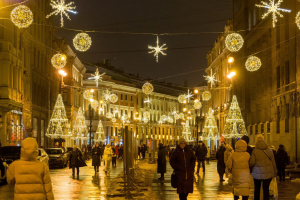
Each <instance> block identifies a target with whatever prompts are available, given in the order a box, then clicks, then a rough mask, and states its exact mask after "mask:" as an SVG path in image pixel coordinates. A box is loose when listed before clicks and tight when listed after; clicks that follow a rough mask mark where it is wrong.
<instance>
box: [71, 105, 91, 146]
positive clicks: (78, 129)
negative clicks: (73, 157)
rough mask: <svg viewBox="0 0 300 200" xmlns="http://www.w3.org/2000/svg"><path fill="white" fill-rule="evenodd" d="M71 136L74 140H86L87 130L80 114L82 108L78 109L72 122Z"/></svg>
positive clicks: (87, 137) (83, 118)
mask: <svg viewBox="0 0 300 200" xmlns="http://www.w3.org/2000/svg"><path fill="white" fill-rule="evenodd" d="M73 134H74V135H75V137H73V138H71V139H74V140H78V139H79V140H88V139H89V136H88V128H87V125H86V124H85V117H84V115H83V112H82V108H81V107H80V108H79V110H78V113H77V115H76V120H75V122H74V126H73Z"/></svg>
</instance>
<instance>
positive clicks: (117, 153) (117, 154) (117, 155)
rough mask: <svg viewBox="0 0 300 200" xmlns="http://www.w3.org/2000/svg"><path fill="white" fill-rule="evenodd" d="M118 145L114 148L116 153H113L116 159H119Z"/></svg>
mask: <svg viewBox="0 0 300 200" xmlns="http://www.w3.org/2000/svg"><path fill="white" fill-rule="evenodd" d="M119 147H120V146H119V145H117V146H116V151H115V154H116V157H117V158H118V157H119Z"/></svg>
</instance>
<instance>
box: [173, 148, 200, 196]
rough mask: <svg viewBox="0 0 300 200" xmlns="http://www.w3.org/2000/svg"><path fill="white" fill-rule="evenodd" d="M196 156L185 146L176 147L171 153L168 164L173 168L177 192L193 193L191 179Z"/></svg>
mask: <svg viewBox="0 0 300 200" xmlns="http://www.w3.org/2000/svg"><path fill="white" fill-rule="evenodd" d="M195 163H196V157H195V155H194V152H193V151H192V150H191V149H190V148H189V147H187V146H185V147H184V149H182V148H180V147H177V148H176V150H175V151H174V152H173V153H172V156H171V160H170V164H171V166H172V168H173V169H174V170H175V174H176V176H177V180H178V187H177V193H178V194H182V193H193V188H194V185H193V180H194V170H195Z"/></svg>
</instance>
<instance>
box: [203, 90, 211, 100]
mask: <svg viewBox="0 0 300 200" xmlns="http://www.w3.org/2000/svg"><path fill="white" fill-rule="evenodd" d="M210 98H211V93H210V92H209V91H205V92H203V93H202V99H203V101H208V100H210Z"/></svg>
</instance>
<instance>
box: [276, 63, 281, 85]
mask: <svg viewBox="0 0 300 200" xmlns="http://www.w3.org/2000/svg"><path fill="white" fill-rule="evenodd" d="M276 73H277V88H280V66H278V67H277V68H276Z"/></svg>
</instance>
